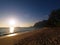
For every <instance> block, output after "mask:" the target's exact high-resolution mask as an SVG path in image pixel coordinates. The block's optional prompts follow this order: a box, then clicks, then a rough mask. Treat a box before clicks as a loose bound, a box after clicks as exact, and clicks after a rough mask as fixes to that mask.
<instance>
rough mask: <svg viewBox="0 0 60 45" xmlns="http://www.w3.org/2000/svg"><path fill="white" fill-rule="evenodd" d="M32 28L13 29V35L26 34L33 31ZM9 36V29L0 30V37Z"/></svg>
mask: <svg viewBox="0 0 60 45" xmlns="http://www.w3.org/2000/svg"><path fill="white" fill-rule="evenodd" d="M34 29H35V28H34V27H15V28H14V32H13V33H19V32H27V31H32V30H34ZM7 34H10V28H0V36H3V35H7Z"/></svg>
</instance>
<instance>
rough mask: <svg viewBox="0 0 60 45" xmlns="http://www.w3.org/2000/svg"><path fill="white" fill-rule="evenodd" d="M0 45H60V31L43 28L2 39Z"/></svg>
mask: <svg viewBox="0 0 60 45" xmlns="http://www.w3.org/2000/svg"><path fill="white" fill-rule="evenodd" d="M0 45H60V29H49V28H43V29H39V30H34V31H31V32H26V33H22V34H17V35H14V36H7V37H5V38H0Z"/></svg>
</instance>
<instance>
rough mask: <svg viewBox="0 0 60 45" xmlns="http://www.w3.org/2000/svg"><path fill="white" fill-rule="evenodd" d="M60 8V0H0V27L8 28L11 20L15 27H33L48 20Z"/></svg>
mask: <svg viewBox="0 0 60 45" xmlns="http://www.w3.org/2000/svg"><path fill="white" fill-rule="evenodd" d="M59 8H60V0H0V27H8V26H9V23H8V22H9V20H11V19H14V20H15V22H16V24H15V26H19V27H29V26H33V25H34V24H35V23H36V22H38V21H42V20H47V19H48V16H49V14H50V12H51V11H52V10H54V9H59Z"/></svg>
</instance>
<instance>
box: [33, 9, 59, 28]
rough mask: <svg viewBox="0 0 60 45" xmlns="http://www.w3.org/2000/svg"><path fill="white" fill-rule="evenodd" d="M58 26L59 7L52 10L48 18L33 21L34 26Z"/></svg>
mask: <svg viewBox="0 0 60 45" xmlns="http://www.w3.org/2000/svg"><path fill="white" fill-rule="evenodd" d="M46 26H47V27H60V9H57V10H53V11H52V12H51V14H50V15H49V18H48V20H43V21H39V22H37V23H35V25H34V27H39V28H40V27H46Z"/></svg>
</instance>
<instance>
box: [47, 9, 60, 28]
mask: <svg viewBox="0 0 60 45" xmlns="http://www.w3.org/2000/svg"><path fill="white" fill-rule="evenodd" d="M47 26H50V27H60V9H58V10H53V11H52V12H51V14H50V16H49V19H48V22H47Z"/></svg>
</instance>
